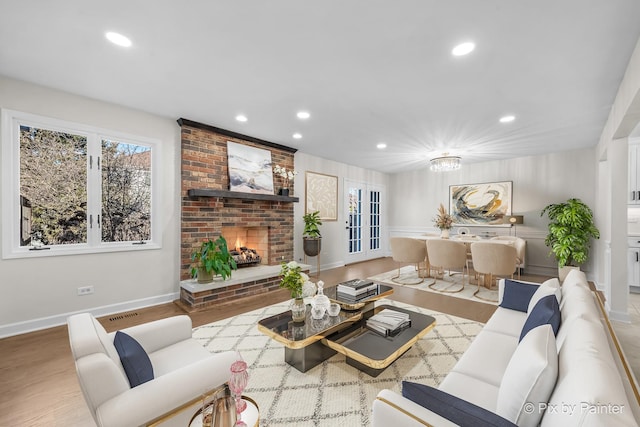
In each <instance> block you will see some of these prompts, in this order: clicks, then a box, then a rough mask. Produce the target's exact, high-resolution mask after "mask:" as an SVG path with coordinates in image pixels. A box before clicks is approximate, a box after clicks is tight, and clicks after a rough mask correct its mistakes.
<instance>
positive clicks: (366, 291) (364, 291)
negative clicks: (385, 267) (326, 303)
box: [336, 279, 378, 302]
mask: <svg viewBox="0 0 640 427" xmlns="http://www.w3.org/2000/svg"><path fill="white" fill-rule="evenodd" d="M372 295H378V285H377V284H376V283H374V282H373V281H371V280H361V279H354V280H349V281H348V282H342V283H338V286H337V288H336V296H337V297H338V299H340V300H342V301H347V302H357V301H361V300H363V299H365V298H368V297H370V296H372Z"/></svg>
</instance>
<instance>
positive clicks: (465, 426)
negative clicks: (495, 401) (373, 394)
mask: <svg viewBox="0 0 640 427" xmlns="http://www.w3.org/2000/svg"><path fill="white" fill-rule="evenodd" d="M402 395H403V396H404V397H406V398H407V399H409V400H411V401H412V402H415V403H417V404H418V405H420V406H422V407H424V408H427V409H428V410H430V411H431V412H433V413H435V414H438V415H440V416H441V417H442V418H446V419H447V420H449V421H451V422H452V423H454V424H457V425H459V426H462V427H472V426H473V427H516V425H515V424H513V423H512V422H511V421H509V420H507V419H505V418H502V417H501V416H500V415H498V414H494V413H493V412H490V411H487V410H486V409H484V408H481V407H479V406H476V405H474V404H473V403H470V402H467V401H466V400H463V399H460V398H459V397H456V396H453V395H451V394H449V393H446V392H444V391H442V390H438V389H437V388H433V387H429V386H428V385H424V384H416V383H412V382H409V381H402Z"/></svg>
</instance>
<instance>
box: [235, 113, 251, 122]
mask: <svg viewBox="0 0 640 427" xmlns="http://www.w3.org/2000/svg"><path fill="white" fill-rule="evenodd" d="M236 120H237V121H239V122H246V121H247V120H248V119H247V116H245V115H243V114H238V115H237V116H236Z"/></svg>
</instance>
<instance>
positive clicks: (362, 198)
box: [344, 180, 384, 264]
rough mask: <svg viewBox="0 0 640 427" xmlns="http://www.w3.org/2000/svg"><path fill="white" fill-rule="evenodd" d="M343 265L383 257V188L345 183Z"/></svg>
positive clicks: (357, 183)
mask: <svg viewBox="0 0 640 427" xmlns="http://www.w3.org/2000/svg"><path fill="white" fill-rule="evenodd" d="M344 184H345V185H344V195H345V203H344V206H345V209H346V215H345V218H346V220H345V231H346V236H347V238H346V256H345V263H346V264H352V263H354V262H360V261H365V260H368V259H373V258H379V257H381V256H383V248H384V242H383V230H382V224H383V221H382V215H383V203H382V202H383V200H384V191H383V190H384V189H383V188H382V187H380V186H374V185H367V184H364V183H360V182H355V181H349V180H345V182H344Z"/></svg>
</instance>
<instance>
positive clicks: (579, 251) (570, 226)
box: [540, 199, 600, 281]
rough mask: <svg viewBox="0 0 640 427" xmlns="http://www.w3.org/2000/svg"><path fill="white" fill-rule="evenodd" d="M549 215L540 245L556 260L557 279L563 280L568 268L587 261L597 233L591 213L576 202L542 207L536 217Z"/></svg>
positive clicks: (576, 266)
mask: <svg viewBox="0 0 640 427" xmlns="http://www.w3.org/2000/svg"><path fill="white" fill-rule="evenodd" d="M545 213H546V214H547V215H548V216H549V234H547V237H546V238H545V239H544V244H545V245H547V246H548V247H550V248H551V253H553V254H554V256H555V257H556V260H557V261H558V276H559V278H560V281H563V280H564V278H565V277H566V275H567V274H568V272H569V270H570V269H572V268H573V269H576V268H577V269H579V268H580V264H583V263H585V262H586V261H587V259H588V258H589V249H590V247H591V239H592V238H593V239H599V238H600V231H599V230H598V229H597V228H596V226H595V223H594V221H593V211H592V210H591V208H589V206H587V205H586V204H584V202H582V201H581V200H580V199H569V200H567V201H566V202H564V203H553V204H550V205H548V206H546V207H545V208H544V209H543V210H542V212H540V216H543V215H544V214H545Z"/></svg>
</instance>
